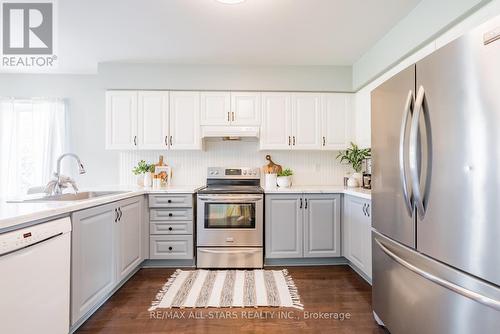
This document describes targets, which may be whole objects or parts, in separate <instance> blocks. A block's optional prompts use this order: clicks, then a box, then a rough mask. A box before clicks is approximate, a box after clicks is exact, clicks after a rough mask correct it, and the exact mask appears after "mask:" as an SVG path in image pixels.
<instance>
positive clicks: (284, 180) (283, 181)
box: [276, 176, 292, 188]
mask: <svg viewBox="0 0 500 334" xmlns="http://www.w3.org/2000/svg"><path fill="white" fill-rule="evenodd" d="M276 180H277V182H278V187H280V188H290V186H291V185H292V177H291V176H278V178H277V179H276Z"/></svg>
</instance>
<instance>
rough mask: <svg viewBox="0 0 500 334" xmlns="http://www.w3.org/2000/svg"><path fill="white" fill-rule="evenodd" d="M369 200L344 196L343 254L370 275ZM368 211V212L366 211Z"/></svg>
mask: <svg viewBox="0 0 500 334" xmlns="http://www.w3.org/2000/svg"><path fill="white" fill-rule="evenodd" d="M370 203H371V201H367V200H364V199H361V198H358V197H353V196H345V206H346V208H345V209H346V210H345V211H346V212H345V214H346V216H345V229H346V231H345V232H346V233H345V237H346V238H347V240H346V244H345V246H346V249H345V250H344V253H345V256H346V257H347V258H348V259H349V260H350V261H351V262H352V263H353V264H354V265H355V266H356V267H358V268H359V269H360V270H362V271H363V272H364V273H365V274H366V275H367V276H369V277H371V237H370V233H371V218H370V217H369V215H370V214H369V210H370V207H369V205H370ZM367 212H368V213H367Z"/></svg>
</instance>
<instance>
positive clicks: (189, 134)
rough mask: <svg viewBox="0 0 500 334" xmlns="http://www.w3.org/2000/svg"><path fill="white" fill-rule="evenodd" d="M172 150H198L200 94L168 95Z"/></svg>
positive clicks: (181, 93) (179, 93)
mask: <svg viewBox="0 0 500 334" xmlns="http://www.w3.org/2000/svg"><path fill="white" fill-rule="evenodd" d="M169 145H170V148H171V149H174V150H200V149H201V147H202V146H201V136H200V93H199V92H171V93H170V138H169Z"/></svg>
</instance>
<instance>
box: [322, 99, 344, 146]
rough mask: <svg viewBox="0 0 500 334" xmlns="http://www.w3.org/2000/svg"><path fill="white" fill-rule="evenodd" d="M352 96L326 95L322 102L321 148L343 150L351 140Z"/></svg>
mask: <svg viewBox="0 0 500 334" xmlns="http://www.w3.org/2000/svg"><path fill="white" fill-rule="evenodd" d="M350 106H351V94H338V93H332V94H324V95H323V101H322V109H323V111H322V115H321V116H322V118H321V124H322V137H321V146H322V148H323V149H325V150H343V149H345V148H346V147H347V146H348V144H349V140H350V124H351V123H350Z"/></svg>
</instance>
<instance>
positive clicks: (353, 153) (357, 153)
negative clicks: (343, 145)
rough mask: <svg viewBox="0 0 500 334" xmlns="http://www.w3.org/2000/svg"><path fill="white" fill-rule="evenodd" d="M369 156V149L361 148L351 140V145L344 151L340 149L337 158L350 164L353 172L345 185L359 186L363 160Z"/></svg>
mask: <svg viewBox="0 0 500 334" xmlns="http://www.w3.org/2000/svg"><path fill="white" fill-rule="evenodd" d="M369 157H371V149H370V148H364V149H361V148H359V147H358V145H356V144H354V143H353V142H351V147H350V148H348V149H347V150H345V151H340V152H339V154H338V155H337V159H340V162H341V163H347V164H349V165H351V166H352V169H353V170H354V173H353V174H352V175H351V177H349V180H348V182H347V185H348V186H349V187H359V186H361V184H362V179H363V174H362V173H361V169H362V164H363V160H365V159H366V158H369Z"/></svg>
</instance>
